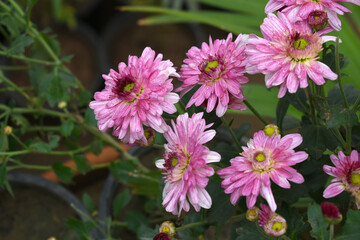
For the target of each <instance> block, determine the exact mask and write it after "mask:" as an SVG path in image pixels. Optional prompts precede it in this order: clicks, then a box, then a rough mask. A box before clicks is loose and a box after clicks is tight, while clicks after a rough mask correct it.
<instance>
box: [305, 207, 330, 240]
mask: <svg viewBox="0 0 360 240" xmlns="http://www.w3.org/2000/svg"><path fill="white" fill-rule="evenodd" d="M307 214H308V220H309V223H310V225H311V228H312V230H311V232H310V234H311V236H313V237H315V238H316V239H319V240H327V239H329V232H328V231H327V230H326V229H327V227H328V225H329V223H328V222H326V221H325V219H324V217H323V215H322V212H321V207H320V206H319V205H317V204H313V205H310V206H309V207H308V211H307Z"/></svg>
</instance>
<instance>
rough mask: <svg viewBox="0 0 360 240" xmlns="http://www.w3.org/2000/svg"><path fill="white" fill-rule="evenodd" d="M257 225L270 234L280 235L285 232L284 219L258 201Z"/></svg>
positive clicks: (285, 224)
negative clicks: (259, 208) (258, 215)
mask: <svg viewBox="0 0 360 240" xmlns="http://www.w3.org/2000/svg"><path fill="white" fill-rule="evenodd" d="M260 207H261V210H260V211H259V214H260V217H259V225H260V227H262V228H263V229H264V231H265V232H266V233H267V234H268V235H271V236H274V237H280V236H282V235H284V234H285V233H286V229H287V223H286V220H285V219H284V218H283V217H282V216H280V215H279V214H277V213H275V212H273V211H271V209H270V208H269V206H267V205H265V204H262V203H260Z"/></svg>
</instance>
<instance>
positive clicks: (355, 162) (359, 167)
mask: <svg viewBox="0 0 360 240" xmlns="http://www.w3.org/2000/svg"><path fill="white" fill-rule="evenodd" d="M338 155H339V157H336V156H335V155H331V156H330V159H331V161H332V163H333V164H334V165H335V167H331V166H328V165H324V167H323V169H324V172H326V173H327V174H329V175H330V176H333V177H335V178H334V179H332V180H331V182H332V183H331V184H330V185H329V186H328V187H327V188H326V189H325V191H324V193H323V196H324V198H332V197H335V196H336V195H338V194H340V193H341V192H343V191H344V190H346V191H348V192H350V193H352V195H353V196H354V197H355V199H356V204H357V206H358V208H360V156H359V153H358V152H357V151H356V150H353V151H352V152H351V154H350V156H346V155H345V154H344V153H343V152H342V151H339V152H338Z"/></svg>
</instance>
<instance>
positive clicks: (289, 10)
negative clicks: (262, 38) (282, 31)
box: [265, 0, 360, 31]
mask: <svg viewBox="0 0 360 240" xmlns="http://www.w3.org/2000/svg"><path fill="white" fill-rule="evenodd" d="M338 2H350V3H354V4H356V5H360V0H270V1H269V2H268V3H267V5H266V7H265V13H272V12H274V11H277V10H280V9H281V12H283V13H285V14H286V15H288V17H289V20H290V21H292V22H296V21H302V20H306V19H307V18H308V16H309V14H310V13H311V12H313V11H317V10H320V11H324V12H326V13H327V16H328V18H329V20H328V22H329V25H330V26H331V27H332V28H333V29H335V30H337V31H339V30H340V29H341V21H340V19H339V17H338V16H337V14H340V15H343V14H344V12H351V11H350V10H349V9H347V8H346V7H344V6H342V5H341V4H339V3H338Z"/></svg>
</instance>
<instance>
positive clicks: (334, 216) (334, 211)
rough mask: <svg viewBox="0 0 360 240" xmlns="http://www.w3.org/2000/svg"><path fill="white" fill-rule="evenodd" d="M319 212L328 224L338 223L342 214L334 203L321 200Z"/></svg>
mask: <svg viewBox="0 0 360 240" xmlns="http://www.w3.org/2000/svg"><path fill="white" fill-rule="evenodd" d="M320 206H321V212H322V214H323V217H324V219H325V220H326V221H327V222H329V223H330V224H338V223H340V222H341V220H342V214H341V213H340V210H339V208H338V207H337V206H336V205H335V204H334V203H329V202H322V203H321V205H320Z"/></svg>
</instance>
